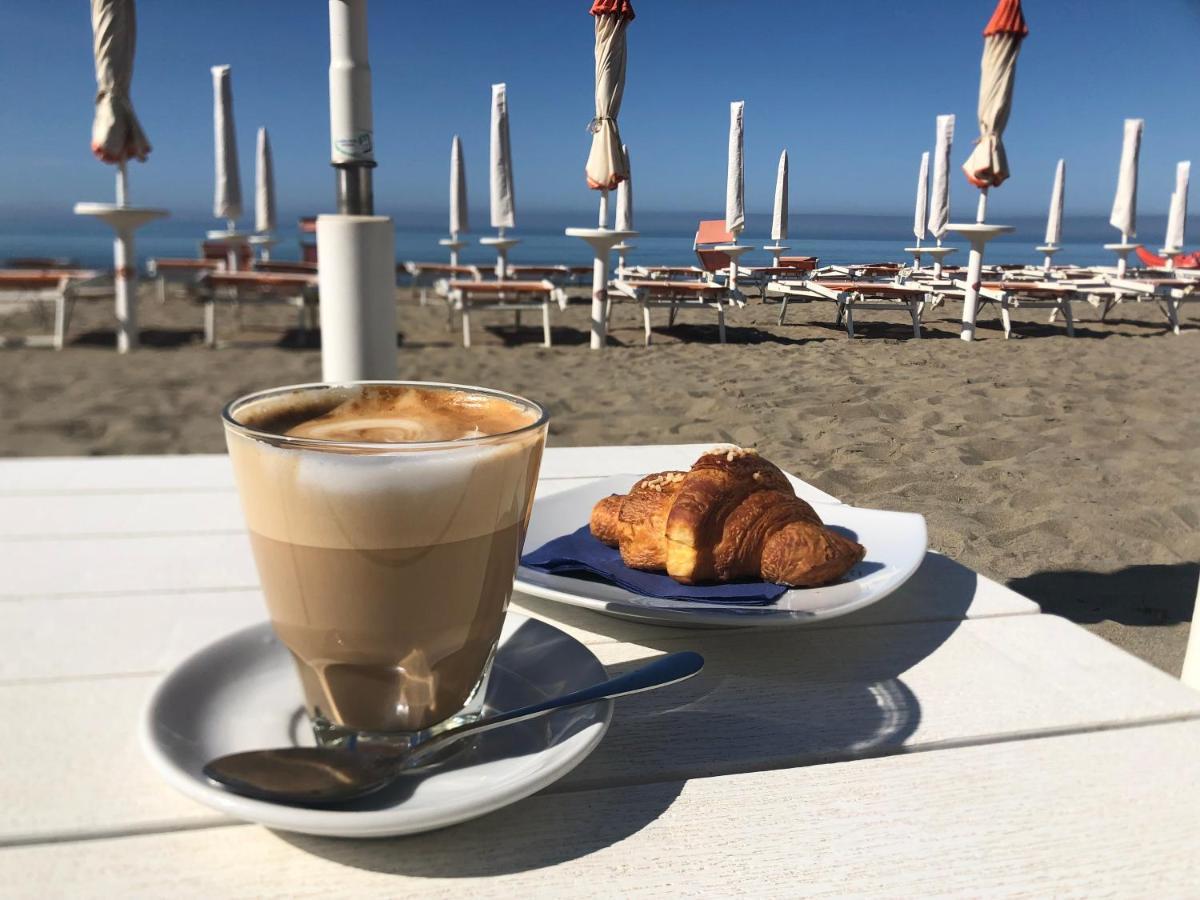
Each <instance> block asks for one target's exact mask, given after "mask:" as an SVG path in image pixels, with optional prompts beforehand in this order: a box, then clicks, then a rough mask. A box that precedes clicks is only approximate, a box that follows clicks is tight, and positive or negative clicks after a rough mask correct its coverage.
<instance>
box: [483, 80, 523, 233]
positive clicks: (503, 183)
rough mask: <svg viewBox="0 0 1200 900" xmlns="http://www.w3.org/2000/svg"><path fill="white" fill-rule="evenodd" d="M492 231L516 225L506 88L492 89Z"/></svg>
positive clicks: (496, 87)
mask: <svg viewBox="0 0 1200 900" xmlns="http://www.w3.org/2000/svg"><path fill="white" fill-rule="evenodd" d="M490 172H491V187H492V206H491V210H492V227H493V228H500V229H504V228H513V227H514V226H515V225H516V221H517V218H516V200H515V198H514V196H513V168H512V145H511V143H510V142H509V139H508V95H507V93H506V88H505V85H503V84H493V85H492V143H491V156H490Z"/></svg>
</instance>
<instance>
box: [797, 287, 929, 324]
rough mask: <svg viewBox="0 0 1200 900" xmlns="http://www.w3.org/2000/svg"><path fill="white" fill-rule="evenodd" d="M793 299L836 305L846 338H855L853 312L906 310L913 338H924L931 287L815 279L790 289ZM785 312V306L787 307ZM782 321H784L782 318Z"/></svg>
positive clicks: (838, 318)
mask: <svg viewBox="0 0 1200 900" xmlns="http://www.w3.org/2000/svg"><path fill="white" fill-rule="evenodd" d="M791 289H792V290H793V291H794V293H793V294H791V295H790V297H791V298H792V299H798V298H799V297H801V296H805V295H807V296H808V297H809V298H810V299H818V300H830V301H832V302H834V303H836V304H837V319H836V322H837V324H838V325H841V324H842V323H843V322H844V323H845V325H846V335H847V336H848V337H851V338H852V337H854V312H855V310H859V311H875V312H896V311H898V310H904V311H906V312H908V314H909V316H910V317H911V318H912V326H913V337H916V338H919V337H920V336H921V314H922V312H924V309H925V304H926V303H927V302H928V300H929V295H930V288H929V287H928V286H926V285H924V284H919V283H909V284H900V283H897V282H887V281H880V282H873V281H854V280H847V281H834V280H831V279H825V280H817V279H812V280H809V281H808V282H806V283H804V284H803V285H800V286H791ZM785 309H786V307H785ZM780 321H781V322H782V316H781V319H780Z"/></svg>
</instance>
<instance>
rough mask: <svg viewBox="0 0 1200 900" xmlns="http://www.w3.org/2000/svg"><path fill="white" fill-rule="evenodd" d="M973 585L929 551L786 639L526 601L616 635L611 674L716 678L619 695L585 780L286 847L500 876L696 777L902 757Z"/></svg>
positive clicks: (609, 839) (658, 811)
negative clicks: (368, 833)
mask: <svg viewBox="0 0 1200 900" xmlns="http://www.w3.org/2000/svg"><path fill="white" fill-rule="evenodd" d="M976 584H977V578H976V575H975V573H974V572H972V571H971V570H970V569H967V568H965V567H964V566H961V565H959V564H957V563H955V562H953V561H952V560H949V559H947V558H946V557H943V556H939V555H937V554H928V555H927V556H926V558H925V560H924V562H923V563H922V565H921V568H920V569H918V571H917V573H916V574H915V575H914V576H913V578H912V579H911V580H910V581H909V582H908V583H907V584H906V585H904V586H903V587H902V588H900V589H899V590H898V591H896V592H895V593H894V594H892V595H891V596H889V597H887V598H885V599H884V600H882V601H880V602H879V603H877V604H874V605H873V606H871V607H869V608H867V609H864V610H860V611H859V612H857V613H852V614H850V615H847V616H844V617H842V618H840V619H836V620H831V621H830V622H828V623H815V624H814V625H812V626H809V627H803V628H786V629H772V628H763V629H758V628H742V629H690V628H665V627H658V626H654V625H647V624H643V623H639V622H632V621H626V620H622V619H616V618H612V617H608V616H603V615H600V614H598V613H593V612H589V611H587V610H583V609H579V608H576V607H570V606H565V605H562V604H559V603H553V602H551V601H546V600H539V599H537V598H534V597H529V596H525V595H522V596H521V597H520V604H521V605H522V606H523V607H524V608H526V609H528V610H530V611H532V612H534V613H536V614H537V615H538V616H541V617H544V618H546V619H547V620H549V621H551V622H557V623H559V624H561V625H563V626H565V627H568V628H570V627H574V628H579V629H583V630H586V631H588V632H591V633H592V634H593V635H602V636H608V637H610V638H611V639H612V641H613V642H614V644H612V645H608V644H605V643H604V642H601V643H598V644H597V643H593V646H592V649H593V650H594V651H596V652H597V653H598V655H600V657H601V659H602V660H603V661H604V662H605V666H606V668H607V669H608V671H609V673H610V674H612V675H616V674H620V673H622V672H625V671H629V670H630V669H633V668H636V667H637V666H639V665H642V664H643V663H644V662H645V658H646V657H647V656H650V655H653V654H642V653H639V652H638V649H639V648H646V649H647V650H651V651H661V652H674V651H677V650H684V649H694V650H698V651H699V652H701V653H703V654H704V657H705V661H706V662H705V668H704V671H703V672H701V673H700V675H698V676H697V677H695V678H693V679H691V680H690V681H687V682H684V683H682V684H678V685H673V686H671V687H669V688H665V689H663V690H660V691H651V692H648V693H644V694H638V695H635V696H632V697H628V698H624V699H622V700H619V701H618V702H617V708H616V713H615V715H614V717H613V724H612V727H611V728H610V729H609V732H608V734H607V735H606V736H605V739H604V741H603V742H602V743H601V744H600V746H599V747H598V748H597V749H596V751H595V752H594V753H592V755H591V756H590V757H588V759H586V760H585V761H584V762H583V763H581V764H580V766H579V767H578V768H577V769H576V770H575V771H573V772H572V773H570V774H569V775H567V776H566V777H565V778H564V779H563V781H561V782H560V783H559V784H557V785H555V786H552V787H550V788H548V789H547V790H546V791H543V792H542V793H540V794H538V795H535V796H534V797H531V798H529V799H527V800H524V801H521V802H519V803H517V804H514V805H513V806H510V807H507V808H505V809H502V810H499V811H497V812H495V813H492V814H490V815H488V816H485V817H484V818H482V819H477V820H474V821H472V822H467V823H463V824H461V825H458V826H455V827H453V828H447V829H444V830H442V831H438V832H432V833H428V834H423V835H415V836H411V837H406V838H398V839H389V840H375V841H348V840H338V839H332V838H318V837H309V836H304V835H294V834H283V833H280V834H279V837H280V839H282V840H285V841H288V842H289V843H291V844H293V845H294V846H296V847H298V848H299V849H302V850H305V851H307V852H310V853H314V854H316V855H318V856H322V857H324V858H326V859H329V860H332V861H334V862H337V863H340V864H342V865H346V866H353V867H357V868H363V869H368V870H371V871H375V872H383V873H390V874H403V875H408V876H425V877H473V876H490V875H503V874H507V873H512V872H520V871H526V870H530V869H536V868H541V867H545V866H552V865H556V864H558V863H560V862H563V861H565V860H568V859H574V858H577V857H581V856H585V855H587V854H589V853H593V852H595V851H597V850H601V849H603V848H605V847H608V846H611V845H613V844H615V843H618V842H620V841H622V840H624V839H625V838H627V837H629V836H630V835H633V834H635V833H636V832H638V831H640V830H641V829H643V828H645V827H646V826H647V825H649V824H650V823H651V822H653V821H654V820H655V819H657V818H658V817H659V816H661V815H662V814H663V812H665V811H666V810H667V809H668V808H669V807H670V806H671V805H672V803H674V802H675V800H676V798H677V797H678V796H679V794H680V792H681V791H682V790H683V788H684V785H685V784H686V782H687V780H688V779H690V778H696V777H704V776H711V775H726V774H733V773H738V772H747V771H763V770H769V769H775V768H784V767H790V766H800V765H813V764H818V763H823V762H834V761H840V760H847V759H858V758H864V757H872V756H884V755H888V754H892V753H898V752H903V749H904V745H905V743H906V742H907V740H908V739H909V738H910V737H911V736H912V735H913V733H914V732H915V731H916V728H917V726H918V724H919V723H920V720H921V705H920V701H919V698H918V697H917V696H916V695H915V694H914V693H913V691H912V690H911V689H910V688H909V687H908V685H906V684H905V683H904V680H903V677H902V676H903V674H904V673H905V672H906V671H908V670H909V669H911V668H912V667H913V666H915V665H917V664H918V663H920V662H921V660H923V659H924V658H925V657H927V656H929V655H930V654H931V653H933V652H934V651H935V650H936V649H937V648H938V647H939V646H941V645H942V643H943V642H945V641H946V639H947V638H949V637H950V635H951V634H953V632H954V631H955V629H957V628H958V627H959V625H960V624H961V620H962V618H963V617H964V616H965V615H966V612H967V609H968V608H969V607H970V605H971V602H972V599H973V598H974V595H975V589H976ZM879 626H887V627H879ZM620 644H632V645H634V646H633V647H629V646H619V645H620ZM547 823H549V824H547ZM550 836H552V838H551V837H550Z"/></svg>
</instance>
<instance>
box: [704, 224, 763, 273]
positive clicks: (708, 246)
mask: <svg viewBox="0 0 1200 900" xmlns="http://www.w3.org/2000/svg"><path fill="white" fill-rule="evenodd" d="M732 243H734V240H733V234H732V233H730V232H729V231H728V230H727V229H726V228H725V220H724V219H704V220H702V221H701V222H700V224H699V226H698V227H697V228H696V237H695V239H694V240H693V241H692V250H693V252H695V254H696V259H697V260H699V262H700V268H701V269H703V270H704V272H705V273H706V274H707V275H708V278H709V279H710V280H712V281H719V280H720V279H721V278H725V279H726V280H728V277H729V264H730V262H732V260H731V259H730V257H729V254H728V253H725V252H724V251H723V250H718V249H716V248H717V247H718V246H720V245H721V244H732ZM736 281H737V284H736V285H730V288H732V289H735V290H736V289H737V288H738V287H740V286H743V285H745V286H751V287H756V288H759V289H760V290H761V288H762V282H761V280H760V279H759V278H758V277H757V276H756V275H755V274H754V272H753V271H752V270H751V269H748V268H746V267H745V266H738V267H737V278H736Z"/></svg>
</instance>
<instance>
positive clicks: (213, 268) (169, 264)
mask: <svg viewBox="0 0 1200 900" xmlns="http://www.w3.org/2000/svg"><path fill="white" fill-rule="evenodd" d="M224 268H225V260H224V259H174V258H167V259H159V258H154V259H148V260H146V273H147V274H148V275H149V276H150V277H151V278H153V279H154V282H155V285H156V290H157V291H158V302H159V303H166V302H167V283H168V282H171V283H174V284H182V285H184V287H185V289H186V290H187V292H188V294H189V295H191V294H193V293H194V291H195V288H196V285H197V284H198V282H199V280H200V279H201V278H202V277H204V276H205V275H207V274H208V273H209V272H219V271H221V270H223V269H224Z"/></svg>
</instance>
